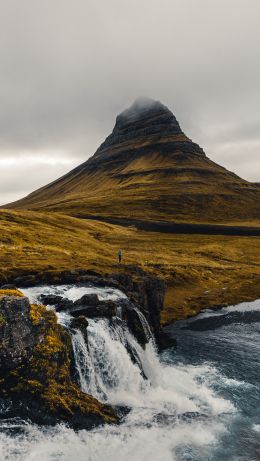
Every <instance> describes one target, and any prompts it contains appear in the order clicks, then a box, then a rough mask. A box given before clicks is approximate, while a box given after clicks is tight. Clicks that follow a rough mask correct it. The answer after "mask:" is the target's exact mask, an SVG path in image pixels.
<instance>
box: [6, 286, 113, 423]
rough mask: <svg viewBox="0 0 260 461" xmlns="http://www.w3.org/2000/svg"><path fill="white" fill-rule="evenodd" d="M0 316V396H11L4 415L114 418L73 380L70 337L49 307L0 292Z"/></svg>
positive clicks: (45, 420) (75, 420)
mask: <svg viewBox="0 0 260 461" xmlns="http://www.w3.org/2000/svg"><path fill="white" fill-rule="evenodd" d="M0 316H2V317H3V319H4V322H2V323H1V321H0V379H1V391H0V397H2V398H11V399H12V403H13V405H12V408H11V410H10V409H9V410H8V411H9V415H14V414H15V415H17V412H18V413H19V414H20V415H21V416H28V417H30V419H31V420H33V421H35V422H37V423H44V424H46V423H47V424H54V423H56V422H58V421H66V422H68V423H69V424H71V425H73V426H76V427H92V426H93V425H95V424H99V423H104V422H107V423H112V422H116V421H117V416H116V414H115V412H114V410H113V409H112V408H111V407H109V406H108V405H104V404H102V403H101V402H99V401H98V400H96V399H95V398H94V397H92V396H90V395H87V394H85V393H83V392H82V391H81V390H80V389H79V388H78V386H77V385H76V384H75V383H74V382H73V380H72V377H71V358H72V346H71V339H70V336H69V334H68V333H67V332H66V330H65V329H64V328H63V327H62V326H61V325H59V324H58V323H57V318H56V314H55V313H54V312H53V311H51V310H47V309H46V308H45V307H44V306H38V305H30V304H29V301H28V299H27V298H25V297H24V298H22V297H19V298H18V297H15V296H12V295H11V296H3V297H0ZM6 317H8V319H9V322H8V321H7V319H6ZM0 319H1V317H0ZM14 336H16V341H13V340H14ZM18 345H19V347H18ZM17 348H18V350H17ZM5 416H7V415H5Z"/></svg>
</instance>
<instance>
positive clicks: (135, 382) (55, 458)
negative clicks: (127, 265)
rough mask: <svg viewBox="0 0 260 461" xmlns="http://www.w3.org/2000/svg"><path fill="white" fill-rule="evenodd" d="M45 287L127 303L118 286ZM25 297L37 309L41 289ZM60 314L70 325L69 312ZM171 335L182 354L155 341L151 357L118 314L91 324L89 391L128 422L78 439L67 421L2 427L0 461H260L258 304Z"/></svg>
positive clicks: (77, 337)
mask: <svg viewBox="0 0 260 461" xmlns="http://www.w3.org/2000/svg"><path fill="white" fill-rule="evenodd" d="M44 290H45V291H44V292H45V293H56V294H60V295H64V296H66V297H67V298H69V299H72V300H76V299H79V298H80V297H81V296H82V295H83V294H85V293H92V292H95V293H97V294H98V296H99V297H100V298H101V299H117V300H119V304H120V298H121V297H123V296H124V295H123V294H122V293H121V292H120V291H118V290H113V289H111V288H97V287H87V288H83V287H81V288H78V287H71V286H60V287H46V288H44ZM23 291H24V293H25V294H26V295H27V296H29V298H30V300H31V301H33V302H35V301H37V296H38V295H39V294H40V293H43V288H42V287H38V288H30V289H24V290H23ZM58 315H59V321H60V322H61V323H62V324H63V325H65V326H67V325H68V322H69V316H68V314H58ZM167 331H168V332H169V333H170V334H173V335H174V336H175V337H176V338H177V343H178V347H177V348H172V349H168V350H166V351H164V352H163V353H161V354H158V353H157V351H156V348H155V346H154V343H153V341H152V339H151V340H150V342H149V344H148V345H147V346H146V350H145V351H144V350H143V349H142V348H141V347H140V346H139V345H138V343H137V342H136V340H135V339H134V338H133V337H132V335H131V334H130V332H129V331H128V330H127V328H126V327H125V326H124V325H123V323H122V322H121V321H120V312H119V313H118V318H115V319H114V321H113V322H112V324H111V323H110V324H109V322H108V320H105V319H99V320H90V321H89V327H88V341H89V348H87V347H86V345H85V342H84V338H83V336H82V334H81V333H80V332H79V331H74V333H73V336H72V341H73V347H74V354H75V358H76V364H77V370H78V377H79V381H80V385H81V388H82V390H83V391H85V392H89V393H92V394H93V395H95V396H96V397H97V398H99V399H100V400H103V401H105V402H108V403H110V404H111V405H114V406H115V407H116V408H118V411H121V412H122V414H125V416H124V418H123V421H122V423H121V424H120V425H118V426H109V425H104V426H102V427H98V428H95V429H93V430H92V431H86V430H80V431H77V432H76V431H74V430H73V429H71V428H68V427H66V426H65V425H63V424H61V425H57V426H56V427H39V426H37V425H34V424H29V423H26V422H24V421H21V420H19V419H16V420H8V421H2V422H1V423H0V460H1V461H2V460H3V461H36V460H37V461H39V460H40V461H112V460H113V461H115V460H116V459H120V460H122V461H130V460H131V461H148V460H149V461H174V460H176V461H259V460H260V382H259V381H260V378H259V376H260V373H259V372H260V341H259V333H260V300H259V301H255V302H253V303H243V304H240V305H238V306H230V307H228V308H225V309H222V310H219V311H215V312H213V311H205V312H203V313H201V314H200V315H198V316H197V317H194V318H192V319H189V320H187V321H180V322H177V323H176V324H175V325H173V326H169V327H167ZM129 347H130V349H131V352H132V354H133V355H134V356H135V358H136V361H135V362H136V363H133V362H132V360H131V358H130V355H129ZM144 374H145V375H146V376H147V378H148V379H145V378H144ZM126 408H127V410H128V411H127V412H126V411H124V412H123V410H122V409H126Z"/></svg>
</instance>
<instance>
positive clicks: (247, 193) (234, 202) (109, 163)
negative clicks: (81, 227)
mask: <svg viewBox="0 0 260 461" xmlns="http://www.w3.org/2000/svg"><path fill="white" fill-rule="evenodd" d="M5 207H9V208H17V209H19V208H20V209H37V210H49V211H59V212H63V213H67V214H71V215H75V216H82V217H84V216H85V217H86V216H98V217H103V218H109V217H110V218H111V217H112V218H115V217H116V218H121V219H122V218H128V219H129V218H131V219H139V220H146V221H169V222H205V223H207V222H209V223H210V222H231V221H234V222H235V221H243V220H244V221H253V220H254V221H255V220H258V219H260V186H259V184H254V183H250V182H248V181H245V180H243V179H241V178H240V177H238V176H237V175H236V174H234V173H232V172H230V171H228V170H226V169H225V168H223V167H222V166H220V165H217V164H216V163H214V162H213V161H212V160H210V159H209V158H208V157H207V156H206V155H205V153H204V151H203V150H202V148H201V147H200V146H198V144H195V143H194V142H193V141H192V140H190V139H189V138H188V137H187V136H186V135H185V134H184V132H183V131H182V129H181V128H180V125H179V123H178V121H177V120H176V118H175V116H174V115H173V114H172V112H171V111H170V110H169V109H168V108H167V107H166V106H165V105H163V104H162V103H161V102H159V101H154V100H151V99H146V98H141V99H138V100H136V101H135V102H134V103H133V105H132V106H131V107H130V108H128V109H126V110H125V111H123V112H122V113H121V114H119V115H118V116H117V118H116V123H115V127H114V129H113V131H112V133H111V134H110V135H109V136H108V137H107V138H106V140H105V141H104V142H103V143H102V144H101V146H100V147H99V148H98V150H97V151H96V153H95V154H94V155H93V156H92V157H91V158H89V159H88V160H87V161H86V162H84V163H83V164H81V165H79V166H78V167H77V168H75V169H74V170H72V171H70V172H69V173H68V174H66V175H65V176H63V177H61V178H59V179H57V180H56V181H54V182H52V183H51V184H48V185H47V186H45V187H42V188H40V189H38V190H37V191H35V192H33V193H31V194H30V195H28V196H27V197H25V198H23V199H22V200H19V201H17V202H14V203H12V204H9V205H6V206H5Z"/></svg>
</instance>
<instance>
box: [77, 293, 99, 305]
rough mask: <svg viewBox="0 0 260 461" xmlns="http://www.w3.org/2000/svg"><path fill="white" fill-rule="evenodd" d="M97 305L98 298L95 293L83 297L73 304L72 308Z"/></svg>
mask: <svg viewBox="0 0 260 461" xmlns="http://www.w3.org/2000/svg"><path fill="white" fill-rule="evenodd" d="M98 303H99V299H98V296H97V295H96V294H95V293H90V294H86V295H83V296H82V297H81V298H80V299H78V300H77V301H75V302H74V306H97V305H98Z"/></svg>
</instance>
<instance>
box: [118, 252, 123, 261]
mask: <svg viewBox="0 0 260 461" xmlns="http://www.w3.org/2000/svg"><path fill="white" fill-rule="evenodd" d="M117 256H118V262H119V264H121V262H122V257H123V252H122V250H118V253H117Z"/></svg>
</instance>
